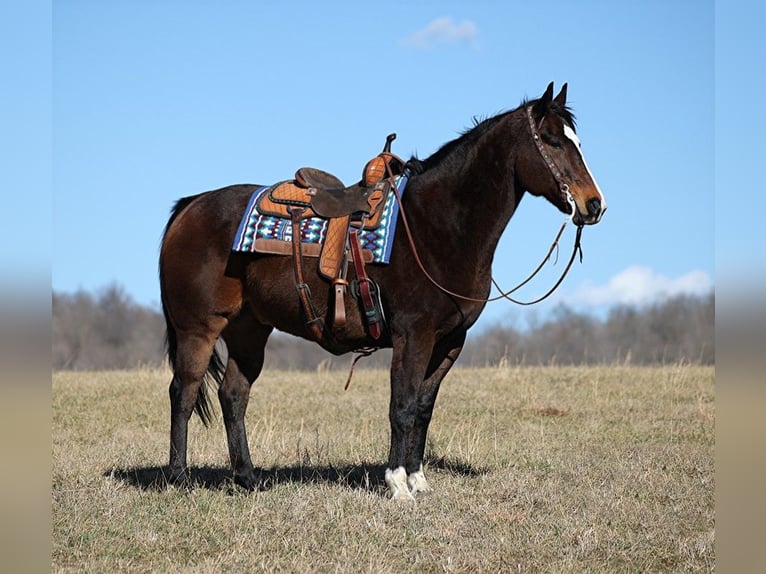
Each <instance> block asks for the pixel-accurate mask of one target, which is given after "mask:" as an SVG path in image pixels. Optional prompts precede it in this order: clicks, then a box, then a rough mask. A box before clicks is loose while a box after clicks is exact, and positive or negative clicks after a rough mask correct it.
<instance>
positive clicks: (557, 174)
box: [386, 106, 583, 305]
mask: <svg viewBox="0 0 766 574" xmlns="http://www.w3.org/2000/svg"><path fill="white" fill-rule="evenodd" d="M526 114H527V119H528V122H529V129H530V130H531V132H532V140H533V141H534V142H535V147H536V148H537V151H538V152H539V153H540V155H541V156H542V158H543V161H544V162H545V165H547V166H548V169H549V170H550V172H551V175H552V176H553V179H555V180H556V183H557V184H558V186H559V189H560V190H561V193H562V194H563V195H564V197H565V198H566V200H567V202H568V203H569V205H570V206H571V207H572V214H571V215H570V216H569V217H568V218H567V219H566V220H565V221H564V223H562V224H561V229H559V231H558V233H557V234H556V238H555V239H554V240H553V243H552V244H551V247H550V249H548V253H547V254H546V255H545V257H544V258H543V260H542V261H541V262H540V264H539V265H538V266H537V268H536V269H535V270H534V271H533V272H532V273H531V274H530V275H529V277H527V278H526V279H524V281H522V282H521V283H519V284H518V285H516V286H515V287H513V288H512V289H509V290H508V291H503V290H502V289H501V288H500V287H499V285H498V284H497V282H496V281H495V279H494V277H493V278H492V284H493V285H494V286H495V288H496V289H497V290H498V291H500V294H499V295H496V296H495V297H490V298H477V297H468V296H466V295H462V294H460V293H455V292H454V291H451V290H449V289H447V288H446V287H444V286H443V285H441V284H440V283H439V282H438V281H436V279H434V278H433V277H432V276H431V274H430V273H428V271H427V270H426V268H425V266H424V265H423V262H422V261H421V259H420V255H419V254H418V250H417V248H416V247H415V241H414V239H413V235H412V230H411V229H410V224H409V221H408V220H407V214H406V212H405V210H404V205H403V204H402V198H401V195H400V194H399V189H398V187H397V186H396V185H392V186H391V187H392V189H393V192H394V195H395V196H396V201H397V202H398V204H399V211H400V213H401V216H402V223H403V224H404V230H405V232H406V234H407V240H408V242H409V244H410V250H411V251H412V255H413V256H414V258H415V262H416V263H417V265H418V267H419V268H420V271H421V272H422V273H423V275H425V276H426V278H427V279H428V280H429V281H430V282H431V283H432V284H433V285H434V286H435V287H436V288H437V289H439V290H440V291H442V292H443V293H445V294H447V295H450V296H452V297H456V298H458V299H462V300H463V301H471V302H474V303H491V302H493V301H499V300H500V299H507V300H508V301H511V302H512V303H516V304H517V305H534V304H536V303H539V302H540V301H543V300H544V299H547V298H548V297H550V295H551V294H553V292H554V291H555V290H556V289H558V287H559V285H561V283H562V282H563V281H564V278H565V277H566V276H567V273H569V270H570V269H571V267H572V263H574V260H575V257H576V256H577V254H578V253H579V254H580V262H582V247H581V246H580V237H581V235H582V229H583V226H582V225H578V224H575V225H576V226H577V233H576V235H575V242H574V248H573V249H572V255H571V257H570V258H569V261H568V262H567V265H566V267H565V268H564V271H563V272H562V274H561V276H560V277H559V279H558V281H556V283H555V284H554V285H553V287H551V288H550V289H549V290H548V291H547V292H546V293H545V294H544V295H542V296H540V297H538V298H536V299H533V300H532V301H519V300H517V299H514V298H513V297H511V296H510V295H511V294H512V293H514V292H515V291H517V290H519V289H520V288H521V287H523V286H524V285H526V284H527V283H529V281H531V280H532V278H534V277H535V276H536V275H537V274H538V273H539V272H540V270H541V269H542V268H543V267H544V266H545V264H546V263H547V262H548V261H549V260H550V258H551V255H552V254H553V252H554V250H556V251H557V250H558V246H559V239H560V238H561V235H562V233H563V232H564V228H565V227H566V225H567V223H569V222H570V221H572V223H574V216H575V213H576V210H577V206H576V204H575V200H574V198H573V197H572V193H571V192H570V191H569V185H568V184H567V183H566V181H564V176H563V174H562V173H561V170H560V169H559V168H558V166H557V165H556V162H555V161H554V160H553V158H552V157H551V155H550V154H549V153H548V150H546V149H545V145H544V144H543V142H542V138H541V137H540V133H539V132H538V130H537V127H536V126H535V121H534V119H533V118H532V109H531V107H530V106H527V108H526ZM386 169H387V171H388V173H389V177H390V178H391V181H392V182H393V173H392V172H391V168H390V167H389V165H388V162H386Z"/></svg>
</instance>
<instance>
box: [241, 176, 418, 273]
mask: <svg viewBox="0 0 766 574" xmlns="http://www.w3.org/2000/svg"><path fill="white" fill-rule="evenodd" d="M394 183H395V185H396V188H397V189H398V190H399V194H400V195H401V194H403V193H404V188H405V186H406V185H407V175H406V174H402V175H400V176H399V177H397V178H396V180H395V182H394ZM272 187H273V186H261V187H259V188H258V189H256V190H255V191H254V192H253V194H252V195H251V196H250V201H249V202H248V204H247V208H246V209H245V213H244V215H243V217H242V220H241V221H240V224H239V228H238V229H237V233H236V235H235V236H234V243H233V245H232V250H233V251H244V252H248V253H256V252H257V250H256V244H255V240H256V239H278V240H281V241H287V242H289V241H292V234H293V230H292V225H291V222H290V220H289V219H287V218H282V217H275V216H272V215H261V214H260V213H259V212H258V209H257V205H258V199H259V198H260V197H261V195H263V194H264V193H268V192H269V190H270V189H271V188H272ZM398 218H399V204H398V203H397V202H396V197H395V196H394V194H393V193H389V194H388V199H387V200H386V204H385V205H384V206H383V211H382V213H381V217H380V225H379V226H378V227H377V228H376V229H364V230H362V231H361V232H360V233H359V241H360V242H361V244H362V249H367V250H369V251H371V252H372V262H373V263H383V264H387V263H388V262H389V261H390V259H391V248H392V247H393V243H394V231H395V230H396V222H397V219H398ZM328 223H329V220H327V219H324V218H322V217H307V218H305V219H303V220H301V242H303V243H315V244H321V243H323V242H324V239H325V236H326V234H327V224H328ZM352 225H354V224H352ZM356 227H358V225H356Z"/></svg>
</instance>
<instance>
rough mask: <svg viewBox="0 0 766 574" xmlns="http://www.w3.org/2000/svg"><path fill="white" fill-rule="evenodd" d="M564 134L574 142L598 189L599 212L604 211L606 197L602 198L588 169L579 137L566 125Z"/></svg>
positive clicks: (590, 174)
mask: <svg viewBox="0 0 766 574" xmlns="http://www.w3.org/2000/svg"><path fill="white" fill-rule="evenodd" d="M564 135H565V136H566V137H567V138H569V139H570V140H571V141H572V143H574V144H575V147H576V148H577V151H578V152H580V159H582V164H583V165H584V166H585V169H586V170H587V171H588V175H589V176H590V179H591V180H592V181H593V185H595V186H596V191H598V194H599V195H600V196H601V213H604V211H606V199H605V198H604V194H603V193H601V188H600V187H599V186H598V183H596V178H595V177H593V173H592V172H591V171H590V168H589V167H588V162H586V161H585V156H584V155H583V154H582V149H581V148H582V144H581V143H580V138H578V137H577V134H576V133H575V131H574V130H573V129H572V128H570V127H569V126H567V125H565V126H564Z"/></svg>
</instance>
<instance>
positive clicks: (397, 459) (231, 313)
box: [159, 82, 606, 501]
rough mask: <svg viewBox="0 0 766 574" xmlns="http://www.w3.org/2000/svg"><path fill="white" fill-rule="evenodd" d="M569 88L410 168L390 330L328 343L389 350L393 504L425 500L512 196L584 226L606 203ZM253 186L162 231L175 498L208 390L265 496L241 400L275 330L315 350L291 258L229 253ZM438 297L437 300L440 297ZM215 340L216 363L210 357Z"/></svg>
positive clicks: (323, 303) (351, 309)
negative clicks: (443, 388)
mask: <svg viewBox="0 0 766 574" xmlns="http://www.w3.org/2000/svg"><path fill="white" fill-rule="evenodd" d="M566 97H567V84H563V86H562V88H561V90H560V91H559V93H558V94H557V95H556V96H555V97H554V96H553V82H551V83H550V84H549V85H548V87H547V89H546V90H545V92H544V93H543V95H542V96H541V97H540V98H537V99H532V100H529V99H524V100H523V101H522V103H521V104H520V105H519V106H518V107H517V108H515V109H512V110H509V111H504V112H501V113H499V114H497V115H494V116H492V117H488V118H486V119H483V120H481V121H479V120H474V125H473V126H472V127H470V128H468V129H466V130H465V131H463V132H462V133H460V135H459V136H458V137H456V138H455V139H454V140H452V141H449V142H447V143H445V144H444V145H443V146H442V147H440V148H439V149H438V150H437V151H436V152H435V153H433V154H432V155H430V156H429V157H427V158H425V159H422V160H421V159H418V158H417V157H415V156H413V157H412V158H411V160H410V161H409V162H408V167H410V168H411V174H410V177H409V181H408V183H407V189H406V194H403V195H402V196H401V198H400V206H401V209H402V212H401V215H402V216H405V215H406V218H405V221H406V222H407V223H408V226H409V229H410V230H411V233H410V237H408V235H407V231H408V230H406V229H404V226H403V225H401V224H399V225H398V226H397V228H396V230H395V232H394V239H393V247H392V251H391V258H390V262H389V263H388V264H387V265H369V266H368V269H367V272H368V274H369V277H370V279H371V280H373V281H374V282H375V283H376V284H377V286H378V288H379V298H380V304H381V306H382V310H383V313H384V316H385V320H386V329H385V330H384V332H383V333H382V334H381V335H380V336H379V337H378V338H377V339H373V338H372V337H371V335H370V333H369V330H368V329H367V328H366V327H365V322H364V320H363V317H362V314H363V313H362V312H360V309H359V306H358V305H356V303H355V302H354V301H353V300H352V299H350V298H349V300H347V301H346V302H345V304H346V308H345V312H346V314H347V321H346V323H345V325H344V326H343V328H341V329H338V330H336V332H335V333H334V337H333V338H332V340H327V341H319V343H320V344H321V345H322V346H323V347H325V348H326V349H327V350H329V351H331V352H332V353H334V354H336V355H340V354H343V353H348V352H352V351H355V350H359V349H368V348H371V347H372V348H391V349H392V355H391V365H390V403H389V422H390V431H391V434H390V449H389V454H388V462H387V465H386V469H385V471H384V475H385V476H384V479H385V483H386V485H387V492H388V494H389V495H390V498H392V499H394V500H404V501H413V500H414V499H415V496H417V495H420V494H423V493H428V492H432V487H431V485H430V484H429V482H428V481H427V480H426V476H425V473H424V467H423V460H424V458H423V457H424V450H425V445H426V435H427V433H428V426H429V423H430V421H431V417H432V413H433V408H434V402H435V400H436V397H437V394H438V392H439V388H440V385H441V383H442V380H443V379H444V377H445V375H447V373H448V372H449V371H450V369H451V368H452V366H453V365H454V364H455V361H456V360H457V359H458V356H459V355H460V352H461V349H462V348H463V345H464V343H465V340H466V333H467V331H468V329H469V328H470V327H471V326H472V325H473V324H474V323H475V322H476V320H477V319H478V318H479V315H480V313H481V312H482V310H483V309H484V307H485V304H486V301H487V297H488V295H489V293H490V289H491V284H492V273H491V267H492V260H493V257H494V253H495V249H496V247H497V244H498V241H499V240H500V237H501V235H502V233H503V231H504V229H505V228H506V226H507V224H508V223H509V221H510V219H511V217H512V216H513V214H514V212H515V210H516V208H517V207H518V205H519V202H520V201H521V199H522V196H523V195H524V194H525V193H530V194H532V195H533V196H542V197H544V198H546V199H547V200H548V202H550V203H551V204H552V205H553V206H554V207H556V208H557V209H558V210H560V211H561V212H562V213H564V214H567V215H569V216H570V218H571V221H572V222H573V223H574V224H575V225H576V226H578V231H580V230H581V228H582V227H583V226H585V225H593V224H595V223H598V222H599V221H600V220H601V217H602V216H603V214H604V212H605V211H606V200H605V198H604V195H603V194H602V192H601V190H600V189H599V187H598V185H597V184H596V181H595V179H594V177H593V175H592V174H591V172H590V170H589V168H588V166H587V164H586V162H585V159H584V156H583V154H582V150H581V146H580V141H579V139H578V136H577V135H576V131H575V130H576V128H575V117H574V115H573V112H572V110H571V108H570V107H569V106H567V103H566ZM257 187H258V186H256V185H249V184H238V185H232V186H228V187H224V188H221V189H217V190H213V191H208V192H204V193H200V194H198V195H194V196H189V197H185V198H182V199H180V200H178V201H177V202H176V203H175V205H174V207H173V209H172V212H171V215H170V218H169V220H168V222H167V225H166V227H165V230H164V233H163V236H162V241H161V248H160V260H159V274H160V288H161V301H162V310H163V314H164V317H165V321H166V329H167V330H166V349H167V355H168V361H169V363H170V366H171V369H172V380H171V383H170V388H169V395H170V457H169V467H168V472H169V477H168V480H169V481H170V482H171V483H178V482H183V481H186V480H188V476H189V475H188V468H187V463H186V460H187V459H186V455H187V438H188V421H189V419H190V417H191V415H192V412H196V413H197V414H198V415H199V416H200V418H201V419H202V421H203V423H205V425H206V426H207V425H208V423H209V421H210V417H211V413H210V402H209V398H208V397H207V393H206V391H205V388H206V386H207V384H206V383H210V384H211V385H216V384H217V387H218V399H219V402H220V406H221V412H222V415H223V423H224V426H225V429H226V436H227V446H228V451H229V458H230V463H231V469H232V472H233V480H234V482H235V483H236V484H237V485H239V486H241V487H243V488H245V489H249V490H257V489H259V488H261V487H262V485H261V478H260V473H259V472H256V470H255V469H254V467H253V464H252V461H251V457H250V451H249V448H248V442H247V433H246V430H245V411H246V409H247V405H248V398H249V394H250V389H251V386H252V385H253V383H254V382H255V381H256V379H257V378H258V376H259V375H260V373H261V370H262V367H263V363H264V347H265V345H266V341H267V339H268V338H269V335H270V333H271V332H272V330H273V329H275V328H276V329H278V330H280V331H283V332H285V333H289V334H292V335H295V336H298V337H302V338H305V339H308V340H315V337H314V336H313V335H312V333H311V330H310V329H308V328H307V324H306V316H305V309H304V307H303V306H302V305H301V303H300V301H299V297H298V296H296V282H295V276H294V275H295V269H294V266H293V258H292V257H287V256H278V255H261V254H252V253H238V252H235V251H233V250H232V238H233V237H234V234H235V232H236V231H237V226H238V224H239V222H240V219H241V216H242V213H243V211H244V210H245V207H246V205H247V203H248V200H249V198H250V197H251V195H252V194H253V191H254V189H256V188H257ZM303 266H304V272H305V282H306V283H307V284H308V286H309V288H310V292H311V293H312V294H313V299H314V301H315V305H316V310H317V313H318V315H319V316H323V315H324V314H326V313H327V312H328V310H329V309H330V307H331V299H332V285H330V284H329V283H328V282H327V281H326V280H325V279H324V278H322V277H321V276H320V275H319V273H318V272H317V268H316V266H317V263H316V259H313V260H309V259H308V258H307V259H306V260H305V261H304V263H303ZM440 286H444V287H445V288H440ZM219 339H220V340H223V342H224V343H225V348H226V351H227V353H226V357H225V364H224V354H223V353H222V351H221V347H220V345H216V343H217V342H218V341H219Z"/></svg>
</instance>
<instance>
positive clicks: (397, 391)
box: [385, 337, 432, 501]
mask: <svg viewBox="0 0 766 574" xmlns="http://www.w3.org/2000/svg"><path fill="white" fill-rule="evenodd" d="M393 343H394V344H393V347H394V352H393V356H392V359H391V402H390V404H389V409H388V419H389V422H390V423H391V448H390V450H389V452H388V468H387V469H386V475H385V478H386V484H387V485H388V489H389V492H390V493H391V497H392V498H393V499H394V500H405V501H413V500H414V498H413V496H412V493H411V492H410V488H409V486H408V484H407V476H408V475H409V474H411V473H414V472H417V471H418V470H420V469H419V467H417V468H413V467H412V466H410V467H409V468H408V466H407V465H408V462H410V464H411V461H412V457H411V456H410V453H411V451H412V446H413V445H412V443H411V439H412V436H413V429H414V428H415V419H416V417H417V413H418V394H419V391H420V388H421V385H422V384H423V378H424V376H425V373H426V369H427V368H428V362H429V358H430V356H431V348H432V346H431V344H430V341H424V340H423V339H420V338H416V337H397V338H395V339H394V342H393Z"/></svg>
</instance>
